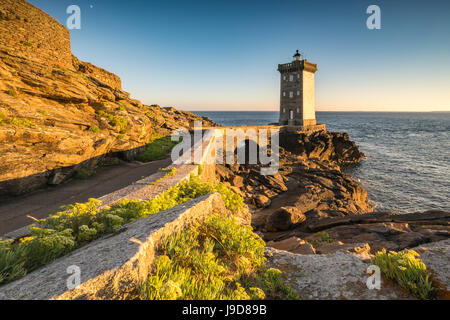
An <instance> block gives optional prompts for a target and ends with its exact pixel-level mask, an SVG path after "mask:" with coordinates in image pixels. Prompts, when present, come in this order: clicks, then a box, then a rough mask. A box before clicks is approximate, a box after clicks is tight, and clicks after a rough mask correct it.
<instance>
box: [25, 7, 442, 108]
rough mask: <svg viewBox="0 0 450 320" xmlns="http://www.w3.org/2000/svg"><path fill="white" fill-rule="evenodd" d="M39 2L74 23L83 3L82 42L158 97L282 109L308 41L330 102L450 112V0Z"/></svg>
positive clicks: (143, 93) (78, 43)
mask: <svg viewBox="0 0 450 320" xmlns="http://www.w3.org/2000/svg"><path fill="white" fill-rule="evenodd" d="M29 2H30V3H32V4H33V5H35V6H37V7H39V8H40V9H42V10H44V11H45V12H47V13H49V14H50V15H52V16H54V17H56V18H57V19H58V20H59V21H60V22H61V23H62V24H65V23H66V19H67V17H68V16H69V15H68V14H66V8H67V7H68V6H69V5H71V4H76V5H79V6H80V8H81V19H82V28H81V30H72V31H71V38H72V51H73V53H74V54H75V55H76V56H77V57H78V58H80V59H81V60H83V61H88V62H91V63H93V64H96V65H98V66H100V67H103V68H105V69H107V70H108V71H111V72H113V73H115V74H117V75H119V76H120V77H121V78H122V84H123V88H124V89H125V90H126V91H128V92H130V93H131V95H132V97H133V98H136V99H139V100H141V101H142V102H144V103H146V104H154V103H155V104H160V105H161V106H175V107H176V108H180V109H186V110H277V109H278V107H279V73H278V72H277V71H276V68H277V64H278V63H286V62H290V61H291V60H292V55H293V54H294V53H295V50H296V49H299V50H300V52H302V53H303V54H304V56H305V58H306V59H308V61H310V62H313V63H317V64H318V69H319V70H318V72H317V73H316V104H317V109H318V110H319V111H320V110H322V111H325V110H335V111H341V110H342V111H344V110H345V111H354V110H360V111H447V110H448V111H450V1H448V0H442V1H439V0H430V1H414V0H384V1H383V0H369V1H367V0H341V1H336V0H332V1H325V0H295V1H277V0H270V1H261V0H258V1H253V0H247V1H244V0H242V1H234V0H208V1H195V0H190V1H187V0H179V1H175V0H161V1H149V0H127V1H121V0H29ZM371 4H376V5H379V6H380V8H381V30H369V29H367V27H366V19H367V17H368V16H369V15H368V14H366V9H367V7H368V6H369V5H371ZM91 6H92V7H91Z"/></svg>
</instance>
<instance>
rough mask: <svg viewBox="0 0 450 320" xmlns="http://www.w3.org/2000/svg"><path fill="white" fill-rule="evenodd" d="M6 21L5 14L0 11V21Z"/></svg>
mask: <svg viewBox="0 0 450 320" xmlns="http://www.w3.org/2000/svg"><path fill="white" fill-rule="evenodd" d="M3 20H6V17H5V14H4V13H3V12H1V11H0V21H3Z"/></svg>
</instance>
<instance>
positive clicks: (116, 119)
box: [97, 110, 128, 134]
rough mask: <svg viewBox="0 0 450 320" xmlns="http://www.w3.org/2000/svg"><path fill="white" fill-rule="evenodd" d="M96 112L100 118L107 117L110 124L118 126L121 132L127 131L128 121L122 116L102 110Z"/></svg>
mask: <svg viewBox="0 0 450 320" xmlns="http://www.w3.org/2000/svg"><path fill="white" fill-rule="evenodd" d="M97 114H98V115H99V116H100V117H102V118H106V119H108V121H109V124H110V125H112V126H114V127H119V128H120V133H121V134H124V133H127V132H128V121H127V119H125V118H124V117H121V116H116V115H113V114H109V113H107V112H105V111H103V110H99V111H97Z"/></svg>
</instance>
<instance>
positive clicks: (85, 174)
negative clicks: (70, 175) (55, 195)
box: [75, 168, 95, 180]
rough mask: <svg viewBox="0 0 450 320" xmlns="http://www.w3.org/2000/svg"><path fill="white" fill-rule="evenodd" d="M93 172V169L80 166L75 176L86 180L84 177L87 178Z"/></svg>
mask: <svg viewBox="0 0 450 320" xmlns="http://www.w3.org/2000/svg"><path fill="white" fill-rule="evenodd" d="M94 173H95V171H94V170H89V169H85V168H81V169H78V170H77V171H76V172H75V178H77V179H81V180H86V179H89V178H90V177H91V176H92V175H93V174H94Z"/></svg>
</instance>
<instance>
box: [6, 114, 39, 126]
mask: <svg viewBox="0 0 450 320" xmlns="http://www.w3.org/2000/svg"><path fill="white" fill-rule="evenodd" d="M6 124H10V125H13V126H14V127H28V128H34V127H36V124H35V123H34V122H33V121H31V120H28V119H17V118H9V117H8V116H7V115H6V114H4V113H3V112H0V126H3V125H6Z"/></svg>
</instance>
